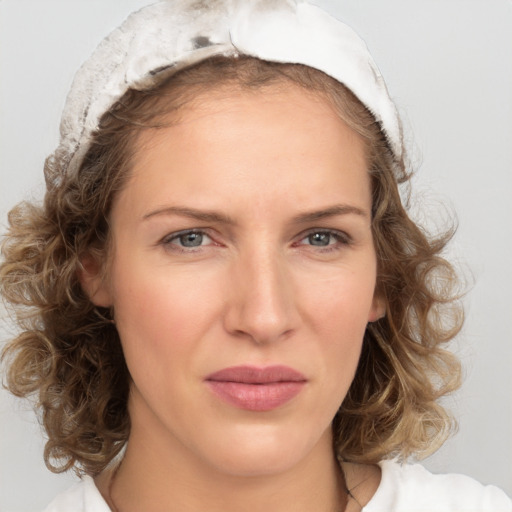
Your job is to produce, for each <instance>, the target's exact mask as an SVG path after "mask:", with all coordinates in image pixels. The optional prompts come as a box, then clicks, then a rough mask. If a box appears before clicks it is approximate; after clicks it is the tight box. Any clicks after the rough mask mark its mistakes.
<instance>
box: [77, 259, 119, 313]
mask: <svg viewBox="0 0 512 512" xmlns="http://www.w3.org/2000/svg"><path fill="white" fill-rule="evenodd" d="M101 270H102V266H101V264H100V263H99V262H98V261H97V259H95V258H94V257H93V256H92V255H91V254H87V255H85V256H83V257H82V258H80V266H79V268H78V271H77V274H78V280H79V282H80V285H81V286H82V290H83V291H84V292H85V293H86V295H87V296H88V297H89V299H90V300H91V302H92V303H93V304H94V305H96V306H100V307H104V308H109V307H111V306H112V297H111V293H110V290H109V288H108V286H107V284H106V283H105V280H104V276H103V273H102V271H101Z"/></svg>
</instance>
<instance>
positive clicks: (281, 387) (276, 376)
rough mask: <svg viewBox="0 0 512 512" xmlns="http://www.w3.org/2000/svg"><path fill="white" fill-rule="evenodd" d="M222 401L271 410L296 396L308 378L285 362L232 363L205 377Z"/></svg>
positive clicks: (244, 406) (244, 407) (239, 405)
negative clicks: (245, 364) (260, 364)
mask: <svg viewBox="0 0 512 512" xmlns="http://www.w3.org/2000/svg"><path fill="white" fill-rule="evenodd" d="M205 382H206V384H207V385H208V387H209V389H210V390H211V391H212V392H213V393H214V394H215V395H216V396H218V397H219V398H220V399H222V400H223V401H224V402H227V403H228V404H230V405H233V406H235V407H237V408H240V409H245V410H248V411H270V410H273V409H276V408H278V407H281V406H282V405H284V404H286V403H287V402H289V401H290V400H292V398H294V397H295V396H297V395H298V394H299V393H300V392H301V390H302V389H303V387H304V386H305V384H306V382H307V379H306V377H305V376H304V375H302V374H301V373H300V372H298V371H297V370H294V369H293V368H290V367H288V366H281V365H279V366H267V367H265V368H257V367H254V366H233V367H230V368H224V369H223V370H220V371H218V372H215V373H212V374H211V375H209V376H208V377H206V379H205Z"/></svg>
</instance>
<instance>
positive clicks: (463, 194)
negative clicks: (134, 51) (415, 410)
mask: <svg viewBox="0 0 512 512" xmlns="http://www.w3.org/2000/svg"><path fill="white" fill-rule="evenodd" d="M146 3H148V2H147V0H0V230H1V231H3V230H4V227H5V223H6V213H7V211H8V210H9V209H10V208H11V207H12V206H13V205H14V204H15V203H16V202H18V201H19V200H21V199H23V198H27V197H38V196H40V194H41V190H42V172H41V171H42V163H43V160H44V157H45V156H46V155H47V154H49V153H50V152H51V151H52V150H53V148H54V146H55V145H56V143H57V138H58V120H59V116H60V111H61V109H62V106H63V102H64V98H65V95H66V92H67V89H68V88H69V86H70V83H71V80H72V76H73V73H74V71H75V70H76V69H77V67H78V66H79V65H80V63H81V62H82V61H83V60H84V59H85V58H86V57H87V56H88V55H89V54H90V53H91V51H92V50H93V49H94V47H95V46H96V44H97V43H98V42H99V41H100V39H101V38H102V37H103V36H104V35H106V34H107V32H109V31H110V30H111V29H113V28H114V27H115V26H117V25H118V24H119V23H120V22H121V21H122V20H123V19H124V18H125V17H126V15H127V14H128V13H129V12H130V11H131V10H133V9H135V8H137V7H140V6H142V5H145V4H146ZM315 3H318V4H319V5H322V6H324V7H325V8H327V9H328V10H330V11H331V12H332V13H333V14H335V15H337V16H338V17H340V18H341V19H344V20H345V21H346V22H348V23H349V24H351V25H352V26H353V27H354V28H355V29H356V30H357V31H358V32H359V33H360V34H361V35H362V36H363V37H364V39H365V40H366V41H367V43H368V45H369V47H370V49H371V51H372V53H373V55H374V57H375V59H376V61H377V63H378V65H379V67H380V68H381V70H382V72H383V74H384V77H385V78H386V80H387V83H388V87H389V89H390V91H391V94H392V96H393V98H394V99H395V101H396V103H397V105H398V107H399V110H400V112H401V115H402V118H403V121H404V125H405V129H406V136H407V140H408V141H409V146H410V152H411V155H412V159H413V161H414V162H415V164H416V166H417V167H419V172H418V175H417V177H416V178H415V180H414V187H415V190H416V194H415V196H416V198H417V203H416V204H417V205H419V208H415V215H416V216H417V217H418V218H423V219H426V220H428V221H429V222H430V221H431V220H432V219H434V222H435V219H436V218H438V217H439V213H438V212H439V211H440V203H444V204H446V205H448V207H449V209H453V210H455V211H456V212H457V215H458V218H459V224H460V226H459V230H458V233H457V236H456V238H455V240H454V243H453V244H452V247H451V249H450V256H451V258H453V259H456V260H457V261H458V262H459V263H460V264H461V265H462V266H463V267H464V268H465V269H466V270H465V271H466V274H468V270H467V269H471V277H470V278H471V279H472V280H473V281H474V285H473V287H472V290H471V292H470V294H469V295H468V297H467V299H466V301H465V303H466V308H467V322H466V326H465V328H464V331H463V333H462V335H461V336H460V337H459V338H458V340H457V341H456V343H454V345H453V349H454V350H455V351H456V352H457V353H458V354H459V356H460V357H461V358H462V360H463V363H464V369H465V383H464V386H463V388H462V390H461V391H460V392H458V393H457V394H456V395H455V396H454V397H451V398H449V399H448V400H447V404H448V406H449V407H450V408H451V409H452V410H453V411H454V413H455V414H456V416H457V417H458V418H459V422H460V430H459V433H458V434H457V435H456V436H455V437H454V438H452V439H451V440H450V441H449V442H448V443H446V444H445V446H444V447H443V448H442V449H441V450H440V451H439V452H438V453H437V454H436V455H435V456H433V457H431V458H430V459H428V460H427V461H426V465H427V466H428V467H429V468H430V469H432V470H435V471H440V472H448V471H452V472H453V471H456V472H461V473H466V474H469V475H471V476H473V477H475V478H477V479H479V480H480V481H482V482H483V483H494V484H497V485H499V486H501V487H502V488H504V489H505V490H506V492H507V493H508V494H509V495H512V328H511V317H512V297H511V296H512V294H511V293H510V290H511V285H512V264H511V259H512V242H511V240H512V206H511V204H512V201H511V194H512V1H511V0H414V1H411V0H317V1H316V2H315ZM0 314H1V315H2V317H1V318H0V340H1V341H3V340H5V339H6V338H7V337H8V334H9V332H12V331H13V326H12V324H11V323H9V320H8V318H6V317H5V315H3V313H1V310H0ZM42 449H43V441H42V435H41V431H40V428H39V426H38V424H37V422H36V420H35V416H34V415H33V413H32V412H31V410H30V406H29V405H28V404H25V403H23V402H20V401H17V400H14V399H13V398H11V397H10V396H9V395H8V394H7V393H6V392H5V391H0V511H1V512H7V511H18V512H21V511H35V510H41V509H42V508H44V505H45V504H46V503H47V502H48V501H49V500H50V499H51V498H52V497H53V496H54V495H55V494H56V493H57V492H58V491H59V490H62V489H64V488H66V487H67V486H69V484H70V482H72V481H73V480H74V477H73V475H53V474H51V473H50V472H48V471H47V470H46V468H45V466H44V464H43V461H42Z"/></svg>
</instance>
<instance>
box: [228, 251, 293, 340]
mask: <svg viewBox="0 0 512 512" xmlns="http://www.w3.org/2000/svg"><path fill="white" fill-rule="evenodd" d="M276 252H277V251H272V250H271V249H267V250H265V249H260V250H258V251H251V254H249V255H246V256H245V257H243V256H241V257H239V258H238V259H237V262H236V264H234V268H232V272H231V279H230V285H231V286H230V291H229V292H228V296H229V299H228V306H227V311H226V314H225V328H226V330H227V331H228V332H230V333H231V334H233V335H236V336H238V337H242V338H246V339H250V340H251V341H253V342H254V343H258V344H265V343H272V342H274V341H277V340H279V339H281V338H283V337H285V336H288V335H289V334H290V333H291V332H292V331H293V330H294V329H295V328H296V327H297V323H298V318H299V315H298V311H297V308H296V304H295V297H294V293H293V283H292V280H291V279H290V273H289V272H288V268H287V263H286V261H285V258H284V257H282V256H280V255H279V254H277V253H276Z"/></svg>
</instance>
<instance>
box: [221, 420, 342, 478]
mask: <svg viewBox="0 0 512 512" xmlns="http://www.w3.org/2000/svg"><path fill="white" fill-rule="evenodd" d="M251 430H252V429H251ZM278 430H280V429H278ZM299 434H300V435H299ZM304 434H305V432H304V431H301V432H293V431H290V429H286V430H282V431H281V432H279V431H276V429H275V428H272V427H268V428H264V429H261V428H260V429H254V430H253V431H252V432H245V433H242V432H239V433H238V435H237V434H235V435H232V436H229V441H228V440H227V439H226V440H225V441H224V440H223V441H222V442H219V444H218V445H217V447H218V450H215V452H216V453H215V454H212V455H213V460H214V461H215V462H214V466H215V467H216V469H217V470H218V471H220V472H221V473H224V474H227V475H231V476H239V477H264V476H271V475H277V474H279V473H285V472H287V471H290V470H293V468H295V467H298V466H300V465H301V464H302V463H306V462H308V461H309V460H310V459H311V458H314V457H315V455H316V454H317V453H318V452H319V451H324V450H329V451H331V452H332V436H331V429H330V428H329V429H328V431H326V432H325V433H324V435H323V436H321V438H320V439H316V438H315V437H314V436H311V437H308V436H307V435H304Z"/></svg>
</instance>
